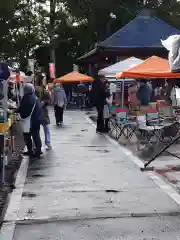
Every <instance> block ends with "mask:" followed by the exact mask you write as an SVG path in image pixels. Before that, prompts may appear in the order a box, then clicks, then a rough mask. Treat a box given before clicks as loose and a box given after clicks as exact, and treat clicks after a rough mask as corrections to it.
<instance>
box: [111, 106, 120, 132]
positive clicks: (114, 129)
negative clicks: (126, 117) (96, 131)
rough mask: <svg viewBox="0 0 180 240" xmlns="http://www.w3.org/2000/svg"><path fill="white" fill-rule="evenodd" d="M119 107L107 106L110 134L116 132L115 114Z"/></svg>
mask: <svg viewBox="0 0 180 240" xmlns="http://www.w3.org/2000/svg"><path fill="white" fill-rule="evenodd" d="M118 109H119V106H109V112H110V118H109V125H110V133H113V132H114V131H115V132H116V131H117V123H116V113H117V112H118Z"/></svg>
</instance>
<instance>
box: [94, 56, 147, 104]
mask: <svg viewBox="0 0 180 240" xmlns="http://www.w3.org/2000/svg"><path fill="white" fill-rule="evenodd" d="M142 62H143V60H141V59H139V58H135V57H131V58H128V59H125V60H123V61H120V62H118V63H115V64H113V65H111V66H109V67H106V68H104V69H101V70H100V71H99V72H98V75H99V76H104V77H105V78H107V79H108V81H109V82H110V83H115V82H116V86H117V87H116V89H118V90H119V91H120V88H121V93H122V96H121V104H122V107H123V106H124V91H125V88H127V87H128V86H129V85H130V84H132V83H133V82H134V81H135V80H134V79H119V80H118V81H117V80H116V74H117V73H118V72H123V71H125V70H128V69H129V68H132V67H135V66H137V65H138V64H140V63H142Z"/></svg>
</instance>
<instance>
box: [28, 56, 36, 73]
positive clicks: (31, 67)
mask: <svg viewBox="0 0 180 240" xmlns="http://www.w3.org/2000/svg"><path fill="white" fill-rule="evenodd" d="M34 63H35V61H34V59H28V70H29V71H31V72H33V73H34Z"/></svg>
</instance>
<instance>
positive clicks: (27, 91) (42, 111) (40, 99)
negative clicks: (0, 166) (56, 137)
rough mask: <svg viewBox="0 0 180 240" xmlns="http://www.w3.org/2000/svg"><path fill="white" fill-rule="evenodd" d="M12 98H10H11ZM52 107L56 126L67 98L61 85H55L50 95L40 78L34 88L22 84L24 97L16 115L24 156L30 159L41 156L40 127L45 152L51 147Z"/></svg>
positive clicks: (60, 119)
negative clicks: (50, 112)
mask: <svg viewBox="0 0 180 240" xmlns="http://www.w3.org/2000/svg"><path fill="white" fill-rule="evenodd" d="M11 97H12V96H11ZM50 104H52V105H53V106H54V112H55V119H56V124H57V126H59V125H60V124H62V123H63V112H64V109H66V105H67V98H66V94H65V91H64V89H63V87H62V85H61V84H56V85H55V86H54V88H53V89H52V92H51V93H50V92H49V91H48V89H47V88H46V85H44V84H43V81H42V77H41V76H40V77H39V78H38V80H37V81H36V85H35V86H34V85H33V84H32V83H25V84H24V95H23V97H22V99H21V101H20V104H19V107H18V108H17V109H16V113H17V114H18V115H19V116H20V122H21V125H22V130H23V135H24V141H25V145H26V147H27V151H26V152H24V155H27V156H29V157H30V158H31V159H36V158H40V157H41V155H42V141H41V136H40V127H41V126H43V129H44V138H45V145H46V148H47V150H50V149H51V148H52V146H51V134H50V117H49V111H48V106H49V105H50Z"/></svg>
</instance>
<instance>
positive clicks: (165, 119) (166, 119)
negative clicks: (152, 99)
mask: <svg viewBox="0 0 180 240" xmlns="http://www.w3.org/2000/svg"><path fill="white" fill-rule="evenodd" d="M158 111H159V117H160V119H161V121H162V124H163V125H164V127H165V131H166V130H167V129H170V128H175V129H176V131H177V132H179V130H180V124H179V122H178V120H177V116H176V115H175V114H174V113H173V108H172V107H171V106H163V107H159V109H158ZM166 135H167V136H166V137H168V138H169V139H170V140H171V141H172V140H173V136H171V135H170V134H166Z"/></svg>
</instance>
